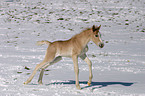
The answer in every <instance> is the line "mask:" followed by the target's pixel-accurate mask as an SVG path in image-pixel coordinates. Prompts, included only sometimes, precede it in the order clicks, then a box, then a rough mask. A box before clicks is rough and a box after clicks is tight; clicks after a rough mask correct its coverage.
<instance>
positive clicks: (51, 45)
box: [24, 25, 104, 89]
mask: <svg viewBox="0 0 145 96" xmlns="http://www.w3.org/2000/svg"><path fill="white" fill-rule="evenodd" d="M100 27H101V25H100V26H99V27H95V26H94V25H93V27H92V28H90V29H87V30H84V31H83V32H81V33H79V34H77V35H75V36H73V37H72V38H71V39H69V40H66V41H55V42H49V41H46V40H43V41H38V42H37V44H38V45H43V44H47V45H48V48H47V51H46V55H45V58H44V60H43V62H42V63H40V64H38V65H37V66H36V68H35V69H34V71H33V73H32V75H31V76H30V77H29V78H28V80H27V81H26V82H24V84H28V83H29V82H31V80H32V79H33V77H34V75H35V74H36V72H37V70H39V69H41V72H40V76H39V80H38V82H39V84H42V77H43V73H44V69H45V68H47V67H48V66H50V65H52V64H54V63H56V62H58V61H60V60H61V59H62V57H71V58H72V59H73V63H74V71H75V76H76V88H77V89H81V88H80V85H79V79H78V78H79V77H78V74H79V68H78V57H80V58H81V59H83V60H84V61H86V63H87V64H88V65H89V72H90V75H89V81H88V85H90V84H91V81H92V77H93V75H92V63H91V61H90V60H89V59H88V57H87V55H86V52H87V51H88V46H87V44H88V42H89V41H93V42H94V43H95V44H96V45H97V46H99V47H100V48H103V46H104V43H103V42H102V40H101V39H100V32H99V29H100Z"/></svg>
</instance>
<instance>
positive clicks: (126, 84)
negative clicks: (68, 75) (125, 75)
mask: <svg viewBox="0 0 145 96" xmlns="http://www.w3.org/2000/svg"><path fill="white" fill-rule="evenodd" d="M79 83H80V84H87V83H88V82H87V81H79ZM55 84H64V85H65V84H75V81H74V80H68V81H60V82H53V83H49V84H46V86H48V85H55ZM132 84H134V83H129V82H92V83H91V85H90V86H85V87H82V89H85V88H88V87H93V86H99V87H94V88H93V89H96V88H102V87H107V86H108V85H122V86H131V85H132Z"/></svg>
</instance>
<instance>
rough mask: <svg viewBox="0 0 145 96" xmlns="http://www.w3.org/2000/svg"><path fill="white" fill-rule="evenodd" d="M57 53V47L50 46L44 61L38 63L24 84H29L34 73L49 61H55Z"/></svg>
mask: <svg viewBox="0 0 145 96" xmlns="http://www.w3.org/2000/svg"><path fill="white" fill-rule="evenodd" d="M55 53H56V50H55V48H54V47H53V46H52V48H51V47H48V48H47V52H46V55H45V59H44V61H43V62H42V63H40V64H38V65H37V66H36V67H35V69H34V71H33V72H32V75H31V76H30V77H29V78H28V80H27V81H26V82H24V84H28V83H29V82H31V80H32V79H33V77H34V75H35V74H36V72H37V71H38V70H39V69H40V68H42V67H43V66H45V65H46V64H47V63H49V62H51V61H53V59H54V57H55Z"/></svg>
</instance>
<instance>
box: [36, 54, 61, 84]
mask: <svg viewBox="0 0 145 96" xmlns="http://www.w3.org/2000/svg"><path fill="white" fill-rule="evenodd" d="M60 60H62V57H61V56H58V57H56V58H55V59H54V60H53V61H52V62H50V63H48V64H46V65H45V66H43V67H42V69H41V71H40V75H39V79H38V83H39V84H42V78H43V74H44V70H45V69H46V68H47V67H48V66H50V65H53V64H54V63H57V62H59V61H60Z"/></svg>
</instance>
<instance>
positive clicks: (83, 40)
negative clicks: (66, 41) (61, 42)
mask: <svg viewBox="0 0 145 96" xmlns="http://www.w3.org/2000/svg"><path fill="white" fill-rule="evenodd" d="M90 31H91V29H90V30H84V31H83V32H81V33H80V34H77V35H75V36H74V37H75V39H77V41H78V42H79V43H80V46H82V47H86V45H87V44H88V42H89V41H90V38H91V32H90Z"/></svg>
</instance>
